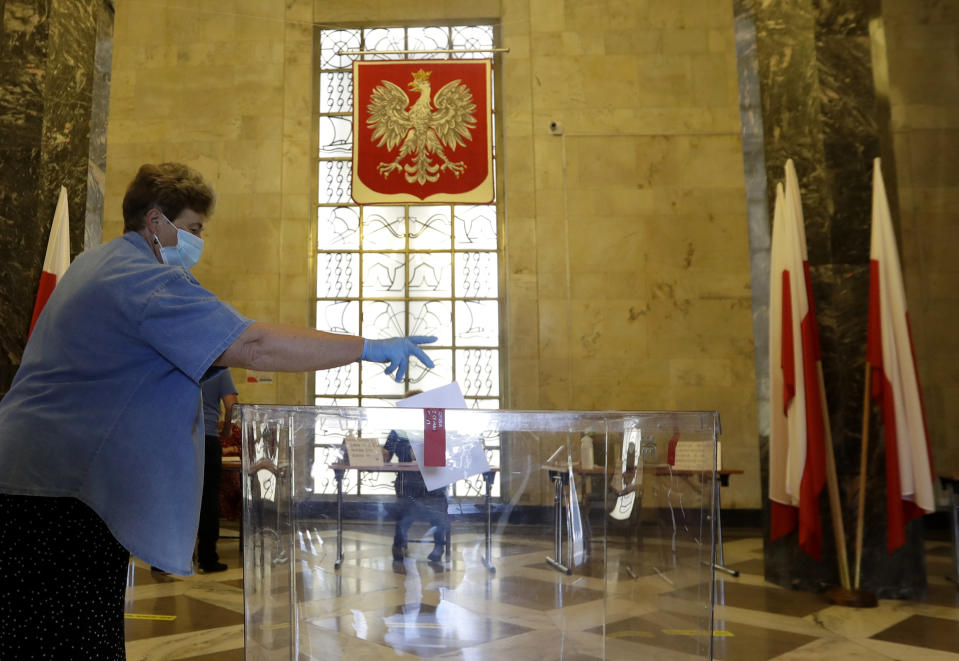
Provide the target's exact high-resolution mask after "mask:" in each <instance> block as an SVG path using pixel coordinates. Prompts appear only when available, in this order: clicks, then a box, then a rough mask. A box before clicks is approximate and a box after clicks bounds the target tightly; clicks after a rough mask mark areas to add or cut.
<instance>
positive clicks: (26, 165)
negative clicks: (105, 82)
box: [0, 0, 109, 393]
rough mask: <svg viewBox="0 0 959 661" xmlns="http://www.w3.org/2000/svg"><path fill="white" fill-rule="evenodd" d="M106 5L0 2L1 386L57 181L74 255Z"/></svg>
mask: <svg viewBox="0 0 959 661" xmlns="http://www.w3.org/2000/svg"><path fill="white" fill-rule="evenodd" d="M105 7H107V6H106V5H105V4H104V2H103V0H51V1H50V2H38V3H4V4H3V5H2V6H0V14H2V16H0V21H2V23H0V25H2V29H0V71H2V72H3V76H2V80H3V83H2V84H0V144H2V145H3V146H2V147H0V164H2V165H0V226H2V227H0V229H2V230H3V232H2V236H0V262H3V263H4V267H3V271H2V272H0V288H2V291H3V292H4V295H3V297H0V316H2V317H3V318H4V324H3V330H2V331H0V347H2V351H0V372H2V373H0V393H2V392H4V391H5V390H6V388H7V387H8V385H9V382H10V380H11V379H12V376H13V373H14V372H15V370H16V366H17V365H18V364H19V360H20V354H21V353H22V351H23V347H24V345H25V343H26V332H27V328H28V326H29V322H30V317H31V314H32V311H33V300H34V298H35V295H36V286H37V282H38V281H39V277H40V270H41V268H42V264H43V259H44V255H45V252H46V245H47V238H48V235H49V231H50V225H51V224H52V220H53V212H54V209H55V207H56V201H57V195H58V192H59V188H60V186H61V185H65V186H67V190H68V195H69V208H70V218H71V222H70V236H71V255H76V254H77V253H78V252H80V250H82V248H83V245H84V225H85V222H86V221H85V216H86V203H87V186H88V178H89V177H90V164H89V144H90V134H91V107H92V101H93V85H92V82H93V68H94V53H95V50H96V44H97V39H96V35H97V21H98V16H99V14H100V12H101V11H102V10H103V9H104V8H105ZM107 9H108V7H107ZM106 18H107V19H109V16H107V17H106ZM103 119H104V117H101V121H102V120H103Z"/></svg>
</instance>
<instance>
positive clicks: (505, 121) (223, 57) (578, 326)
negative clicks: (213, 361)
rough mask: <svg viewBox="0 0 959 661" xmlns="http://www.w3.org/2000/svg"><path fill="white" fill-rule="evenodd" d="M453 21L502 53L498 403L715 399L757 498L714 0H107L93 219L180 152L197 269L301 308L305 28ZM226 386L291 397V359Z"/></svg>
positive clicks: (721, 43)
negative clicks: (101, 140) (192, 173)
mask: <svg viewBox="0 0 959 661" xmlns="http://www.w3.org/2000/svg"><path fill="white" fill-rule="evenodd" d="M187 6H189V7H191V8H189V9H187V8H185V7H187ZM449 19H452V20H463V21H470V20H484V19H485V20H491V21H494V22H498V23H499V24H500V26H501V36H502V45H503V46H505V47H507V48H509V49H510V52H509V53H508V54H507V55H504V56H503V58H502V62H503V68H502V75H501V76H500V85H501V94H502V96H501V98H502V103H503V108H504V110H505V113H504V116H503V117H502V120H501V125H502V131H503V141H502V153H503V155H504V159H505V160H504V162H503V166H505V167H503V168H502V170H503V174H504V177H503V181H504V182H505V188H504V189H503V190H502V192H503V193H504V194H503V195H502V199H503V200H504V201H505V207H504V212H503V214H502V218H501V221H502V227H501V231H502V235H503V239H504V240H503V250H502V253H501V267H502V269H503V274H504V280H503V282H504V287H505V289H504V291H503V292H502V294H503V300H504V316H503V324H504V326H503V327H504V330H505V339H506V347H505V348H506V356H505V367H506V373H505V381H506V383H505V392H506V393H507V401H506V405H507V406H509V407H511V408H541V409H718V410H719V411H720V413H721V415H722V420H723V431H724V434H723V436H722V440H723V442H724V454H725V456H726V461H727V465H728V466H730V467H737V468H742V469H745V470H746V471H747V477H746V478H745V479H742V480H734V481H733V484H732V486H731V487H730V488H729V489H728V490H726V491H725V492H724V505H726V506H730V507H751V508H757V507H759V504H760V490H759V478H758V470H759V465H758V447H757V422H756V417H757V414H756V403H755V384H754V378H753V362H752V361H753V349H752V344H753V343H752V325H751V324H752V322H751V311H750V286H749V258H748V244H747V234H746V212H745V190H744V183H743V166H742V151H741V147H740V142H739V112H738V98H737V92H736V66H735V48H734V43H733V20H732V5H731V3H726V2H714V1H712V0H696V1H692V0H687V1H685V2H682V3H677V2H673V1H672V0H650V1H648V2H640V1H638V0H598V1H596V0H594V1H588V0H579V1H577V2H573V1H572V0H569V1H566V2H563V1H561V0H446V1H445V2H442V3H438V2H427V1H425V0H423V1H421V0H363V1H359V0H335V1H334V0H316V1H315V4H311V3H309V2H299V1H296V0H287V1H286V2H279V1H277V0H260V1H254V0H246V1H241V0H235V1H233V2H228V1H226V0H224V1H223V2H198V3H196V7H195V8H193V5H188V3H183V2H181V1H179V0H177V1H173V0H171V1H170V2H169V3H167V2H162V1H156V2H150V3H139V2H134V1H132V0H121V1H120V2H119V3H118V7H117V29H116V49H115V59H114V79H113V88H112V93H111V108H110V130H109V135H108V141H109V147H108V149H109V152H108V171H107V192H108V200H107V209H108V213H107V218H106V221H107V223H106V225H107V229H106V236H107V238H112V237H113V236H115V235H116V234H118V233H119V231H120V214H119V203H120V198H121V197H122V193H123V188H124V186H125V185H126V183H127V181H128V180H129V178H130V177H131V176H132V174H133V172H134V170H135V168H136V166H137V165H138V164H139V163H140V162H142V161H145V160H159V159H177V160H183V161H185V162H187V163H190V164H191V165H194V166H196V167H198V168H200V169H201V170H202V171H203V172H204V173H206V174H207V175H208V176H209V177H210V178H211V179H212V180H213V183H214V185H215V186H216V187H217V189H218V191H219V192H220V200H221V201H220V207H219V209H218V211H217V213H216V216H215V217H214V220H213V222H211V224H210V226H209V227H210V229H209V234H208V237H207V248H206V252H205V256H204V260H203V264H202V265H201V266H199V267H198V268H197V269H196V272H197V275H198V277H199V278H200V280H201V281H202V282H204V283H205V284H207V285H208V286H209V287H210V288H211V289H212V290H213V291H214V292H216V293H217V294H218V295H221V296H222V297H224V298H225V299H227V300H229V301H231V302H232V303H233V304H234V305H236V306H237V308H239V309H240V310H241V311H242V312H244V313H246V314H248V315H251V316H253V317H255V318H257V319H262V320H267V321H284V322H290V323H300V324H309V323H311V321H312V309H313V305H312V300H311V295H312V292H313V286H312V284H311V282H310V268H311V264H312V249H313V245H312V241H311V236H312V230H311V223H312V222H313V220H312V219H313V215H312V206H311V195H312V177H313V171H314V167H315V165H314V162H313V155H314V153H315V152H314V149H313V147H312V135H313V127H312V125H311V121H310V112H311V91H312V80H311V71H310V57H311V54H312V45H311V39H312V24H313V23H314V22H315V23H322V24H326V25H330V24H338V23H342V24H359V25H364V24H365V25H369V24H384V23H393V22H398V21H405V22H417V21H419V20H426V21H437V22H439V21H445V20H449ZM553 121H557V122H561V123H562V125H563V126H564V128H565V134H564V135H563V136H554V135H551V134H550V132H549V124H550V122H553ZM237 376H240V375H239V374H237ZM240 394H241V397H242V398H243V399H245V400H247V401H251V400H256V401H263V402H282V403H309V399H308V393H307V392H306V380H305V379H304V378H303V377H298V376H283V377H281V378H280V379H279V381H278V384H277V385H276V386H275V387H272V386H264V385H257V386H249V387H247V386H241V393H240Z"/></svg>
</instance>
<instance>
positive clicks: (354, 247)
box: [314, 25, 501, 496]
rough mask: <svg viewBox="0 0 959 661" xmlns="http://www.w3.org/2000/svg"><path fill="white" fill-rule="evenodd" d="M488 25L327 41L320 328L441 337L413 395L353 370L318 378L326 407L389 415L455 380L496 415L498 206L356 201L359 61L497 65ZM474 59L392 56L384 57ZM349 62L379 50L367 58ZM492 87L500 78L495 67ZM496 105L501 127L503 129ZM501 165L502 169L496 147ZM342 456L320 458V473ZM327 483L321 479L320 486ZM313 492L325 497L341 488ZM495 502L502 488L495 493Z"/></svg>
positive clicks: (413, 378)
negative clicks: (387, 408) (355, 70)
mask: <svg viewBox="0 0 959 661" xmlns="http://www.w3.org/2000/svg"><path fill="white" fill-rule="evenodd" d="M493 44H494V30H493V26H491V25H457V26H429V27H378V28H338V29H320V30H319V45H320V47H319V51H318V53H319V55H318V58H319V61H318V65H319V71H318V76H317V85H318V90H317V98H318V103H317V108H318V114H317V117H316V124H315V126H316V127H317V135H318V152H317V162H318V167H317V170H316V172H317V200H316V209H317V211H316V223H317V224H316V236H317V245H316V327H317V328H318V329H320V330H325V331H331V332H338V333H352V334H359V335H363V336H364V337H369V338H384V337H393V336H397V335H436V336H437V337H438V338H439V340H438V341H437V342H436V343H435V344H433V345H431V346H430V348H429V349H428V350H429V354H430V357H431V358H432V359H433V361H434V362H435V367H433V368H432V369H430V370H427V369H426V368H424V367H423V366H422V365H421V364H420V363H419V362H418V361H412V362H411V364H410V372H409V375H408V376H407V378H406V381H407V382H406V383H405V384H397V383H394V382H393V381H392V379H390V378H387V377H384V376H383V374H382V372H383V368H382V366H378V365H373V364H370V363H354V364H352V365H348V366H345V367H341V368H339V369H334V370H326V371H322V372H317V373H316V375H315V393H314V395H315V402H316V404H317V405H318V406H327V405H329V406H334V405H336V406H384V405H391V404H394V403H395V402H396V400H397V399H399V398H400V397H402V396H403V393H404V392H405V391H406V389H407V388H409V389H420V390H429V389H430V388H435V387H438V386H441V385H445V384H447V383H449V382H450V381H454V380H455V381H456V382H457V383H459V385H460V387H461V388H462V389H463V394H464V396H465V397H466V400H467V404H468V405H469V406H471V407H474V408H499V406H500V397H501V391H500V349H499V337H500V326H499V320H500V306H499V290H500V282H499V256H498V253H497V241H498V238H497V228H498V226H499V224H498V222H497V203H496V199H495V198H494V202H493V204H489V205H481V206H477V205H457V204H448V205H440V204H435V203H433V204H423V205H413V204H408V205H394V206H380V205H378V206H360V205H356V204H355V203H354V202H353V201H352V199H351V197H350V184H351V176H352V152H353V79H352V65H353V60H354V59H355V58H362V59H368V60H385V59H405V58H409V59H426V58H428V59H447V58H450V59H453V58H455V59H460V58H490V57H492V56H493V51H492V49H493ZM463 49H473V50H475V51H476V52H456V53H443V54H437V53H428V54H427V53H411V54H393V53H386V52H384V51H402V50H406V51H416V50H423V51H426V50H461V51H462V50H463ZM482 49H490V50H488V51H483V50H482ZM343 51H373V52H371V53H370V52H368V53H367V54H364V55H348V54H341V53H342V52H343ZM494 76H495V67H494ZM496 113H497V109H496V103H495V100H494V103H493V124H494V126H495V125H496V123H497V116H496ZM493 163H494V168H496V167H497V149H496V137H495V132H494V138H493ZM487 436H488V437H485V438H484V440H485V442H486V446H487V454H488V455H489V459H490V464H491V465H493V466H499V465H500V456H499V439H498V437H497V435H496V434H495V433H491V434H488V435H487ZM336 451H338V448H333V447H330V448H317V458H316V459H317V461H316V464H317V465H326V459H327V458H328V457H326V455H327V454H330V456H332V453H335V452H336ZM351 473H353V471H348V472H347V475H346V478H345V480H344V485H343V486H344V491H345V492H346V493H354V494H355V493H383V494H392V493H393V491H392V480H393V476H392V475H390V474H378V473H372V474H369V473H367V474H363V479H362V483H359V482H357V480H356V479H355V478H356V476H355V475H351ZM316 477H319V476H316ZM324 483H325V480H321V481H320V483H318V484H316V488H317V489H318V490H320V491H323V492H331V491H333V490H334V487H335V485H332V484H329V485H326V486H324ZM494 487H495V491H494V495H498V492H499V489H498V484H494ZM484 488H485V487H484V483H483V480H482V478H481V477H480V476H477V477H476V478H475V479H472V480H467V481H465V482H461V483H458V484H457V485H455V493H456V494H457V495H467V496H469V495H475V496H479V495H482V493H483V489H484Z"/></svg>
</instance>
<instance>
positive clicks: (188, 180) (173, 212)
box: [123, 163, 216, 232]
mask: <svg viewBox="0 0 959 661" xmlns="http://www.w3.org/2000/svg"><path fill="white" fill-rule="evenodd" d="M215 205H216V194H215V193H214V192H213V188H212V187H211V186H210V184H208V183H207V182H206V180H205V179H204V178H203V175H201V174H200V173H199V172H197V171H196V170H194V169H193V168H191V167H189V166H187V165H183V164H182V163H160V164H158V165H153V164H152V163H146V164H144V165H141V166H140V169H139V170H138V171H137V174H136V176H135V177H134V178H133V181H131V182H130V185H129V186H128V187H127V192H126V194H125V195H124V196H123V231H124V232H139V231H140V230H142V229H143V227H144V225H145V222H146V214H147V212H148V211H149V210H150V209H152V208H154V207H159V209H160V211H162V212H163V215H165V216H166V217H167V218H169V219H170V220H171V221H172V220H174V219H175V218H176V217H177V216H179V215H180V213H181V212H182V211H183V210H184V209H191V210H192V211H195V212H197V213H198V214H200V215H201V216H204V217H208V216H209V215H210V214H212V213H213V207H214V206H215Z"/></svg>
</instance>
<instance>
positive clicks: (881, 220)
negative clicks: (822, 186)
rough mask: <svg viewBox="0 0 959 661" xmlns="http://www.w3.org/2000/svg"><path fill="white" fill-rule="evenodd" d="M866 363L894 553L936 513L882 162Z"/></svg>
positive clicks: (876, 175) (875, 188)
mask: <svg viewBox="0 0 959 661" xmlns="http://www.w3.org/2000/svg"><path fill="white" fill-rule="evenodd" d="M872 177H873V180H872V237H871V241H870V246H869V259H870V263H869V330H868V335H867V341H866V360H867V362H868V364H869V366H870V367H871V368H872V376H871V381H872V392H871V395H872V398H873V399H874V400H876V401H877V402H879V405H880V406H881V408H882V425H883V431H884V432H885V441H886V508H887V510H888V532H887V545H888V548H889V553H892V552H893V551H895V550H896V549H897V548H899V547H900V546H902V545H903V544H905V542H906V524H907V523H909V522H910V521H911V520H913V519H915V518H917V517H920V516H922V515H923V514H927V513H931V512H934V511H935V509H936V503H935V497H934V496H933V488H932V476H933V474H934V469H933V465H932V453H931V452H930V451H929V439H928V436H927V434H926V417H925V411H924V409H923V405H922V396H921V394H920V392H919V374H918V372H917V371H916V360H915V352H914V351H913V346H912V332H911V330H910V328H909V315H908V313H907V312H906V291H905V288H904V287H903V284H902V271H901V270H900V267H899V252H898V249H897V247H896V236H895V234H894V233H893V229H892V219H891V216H890V215H889V201H888V200H887V199H886V187H885V186H884V185H883V181H882V170H881V168H880V165H879V159H878V158H877V159H875V160H874V161H873V175H872Z"/></svg>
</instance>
